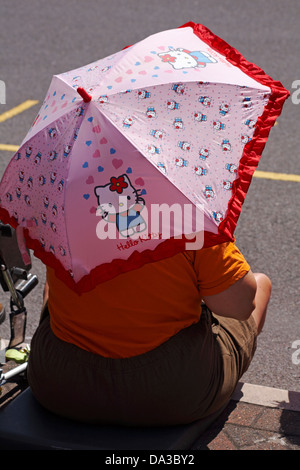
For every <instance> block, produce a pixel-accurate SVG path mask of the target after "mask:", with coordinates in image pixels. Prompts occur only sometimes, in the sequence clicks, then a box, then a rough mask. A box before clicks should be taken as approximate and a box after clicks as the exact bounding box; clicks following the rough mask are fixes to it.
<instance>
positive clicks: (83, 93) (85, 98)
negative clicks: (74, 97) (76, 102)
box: [77, 86, 92, 103]
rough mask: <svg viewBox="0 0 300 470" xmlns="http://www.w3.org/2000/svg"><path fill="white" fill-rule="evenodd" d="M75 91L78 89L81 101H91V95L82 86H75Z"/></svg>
mask: <svg viewBox="0 0 300 470" xmlns="http://www.w3.org/2000/svg"><path fill="white" fill-rule="evenodd" d="M77 91H78V93H79V95H80V96H81V98H82V99H83V101H84V102H85V103H88V102H89V101H91V99H92V97H91V95H89V94H88V93H87V92H86V91H85V89H84V88H82V87H81V86H79V87H78V88H77Z"/></svg>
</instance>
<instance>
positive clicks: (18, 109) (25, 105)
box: [0, 100, 38, 122]
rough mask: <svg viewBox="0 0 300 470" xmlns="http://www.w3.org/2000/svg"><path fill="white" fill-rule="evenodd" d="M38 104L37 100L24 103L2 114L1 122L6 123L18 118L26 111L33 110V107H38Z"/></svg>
mask: <svg viewBox="0 0 300 470" xmlns="http://www.w3.org/2000/svg"><path fill="white" fill-rule="evenodd" d="M37 103H38V101H37V100H27V101H24V103H21V104H19V105H18V106H16V107H15V108H12V109H9V110H8V111H6V112H5V113H3V114H0V122H4V121H6V120H7V119H10V118H12V117H14V116H16V115H17V114H20V113H22V112H23V111H26V109H29V108H31V107H32V106H34V105H36V104H37Z"/></svg>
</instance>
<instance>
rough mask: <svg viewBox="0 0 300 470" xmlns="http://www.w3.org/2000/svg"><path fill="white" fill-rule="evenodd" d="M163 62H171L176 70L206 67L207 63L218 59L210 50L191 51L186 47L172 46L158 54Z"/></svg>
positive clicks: (212, 62)
mask: <svg viewBox="0 0 300 470" xmlns="http://www.w3.org/2000/svg"><path fill="white" fill-rule="evenodd" d="M157 55H158V56H159V57H160V59H161V60H162V62H164V63H168V64H170V65H171V66H172V67H173V68H174V69H175V70H180V69H185V68H196V67H200V68H203V67H206V64H214V63H216V62H217V60H216V59H215V58H214V57H212V56H211V55H210V54H209V53H208V52H204V51H189V50H187V49H184V48H181V47H179V48H177V49H175V48H172V47H169V50H168V51H166V52H161V53H159V54H157Z"/></svg>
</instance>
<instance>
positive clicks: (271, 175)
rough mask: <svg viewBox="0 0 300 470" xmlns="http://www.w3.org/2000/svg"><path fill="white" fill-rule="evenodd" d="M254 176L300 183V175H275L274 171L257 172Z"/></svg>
mask: <svg viewBox="0 0 300 470" xmlns="http://www.w3.org/2000/svg"><path fill="white" fill-rule="evenodd" d="M253 176H254V177H255V178H264V179H269V180H278V181H294V182H297V183H300V175H293V174H289V173H274V172H272V171H260V170H256V171H255V173H254V175H253Z"/></svg>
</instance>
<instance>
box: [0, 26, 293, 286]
mask: <svg viewBox="0 0 300 470" xmlns="http://www.w3.org/2000/svg"><path fill="white" fill-rule="evenodd" d="M288 95H289V92H288V91H287V90H285V89H284V88H283V86H282V85H281V84H280V83H279V82H275V81H273V80H272V79H271V78H270V77H268V76H267V75H265V73H264V72H263V71H262V70H261V69H259V68H258V67H257V66H255V65H254V64H251V63H249V62H247V61H246V60H245V59H244V58H243V57H242V56H241V54H239V53H238V52H237V51H236V50H235V49H233V48H232V47H230V46H229V45H228V44H227V43H225V42H224V41H223V40H222V39H220V38H218V37H217V36H215V35H214V34H213V33H212V32H211V31H209V30H208V29H207V28H205V27H204V26H202V25H198V24H194V23H187V24H186V25H184V26H182V27H181V28H178V29H175V30H170V31H165V32H161V33H158V34H155V35H153V36H150V37H148V38H147V39H145V40H143V41H141V42H139V43H137V44H135V45H133V46H130V47H128V48H125V49H124V50H122V51H120V52H118V53H116V54H113V55H112V56H109V57H107V58H105V59H101V60H99V61H96V62H94V63H92V64H89V65H87V66H84V67H81V68H79V69H76V70H72V71H70V72H67V73H63V74H61V75H57V76H54V77H53V80H52V82H51V85H50V88H49V90H48V93H47V96H46V98H45V101H44V103H43V105H42V107H41V109H40V112H39V114H38V116H37V118H36V119H35V121H34V123H33V125H32V127H31V129H30V130H29V132H28V134H27V135H26V137H25V139H24V141H23V143H22V145H21V146H20V148H19V150H18V152H17V153H16V154H15V156H14V157H13V159H12V160H11V162H10V163H9V165H8V167H7V169H6V171H5V174H4V176H3V178H2V182H1V186H0V197H1V210H0V217H1V219H2V220H3V221H5V222H7V223H10V224H11V225H12V226H14V227H16V228H17V233H18V234H19V235H20V233H21V232H23V233H24V235H25V238H26V242H27V245H28V247H30V248H32V249H33V250H34V252H35V255H36V256H38V257H39V258H41V259H42V260H43V261H44V262H45V263H46V264H48V265H50V266H52V267H54V268H55V270H56V273H57V275H58V276H59V277H60V278H61V279H63V280H64V281H65V282H66V283H67V284H68V285H69V286H70V287H72V288H74V289H76V290H77V292H84V291H87V290H89V289H92V288H93V287H94V286H95V285H96V284H97V283H99V282H102V281H105V280H107V279H111V278H113V277H114V276H116V275H118V274H120V273H121V272H125V271H127V270H130V269H135V268H137V267H140V266H142V265H143V264H144V263H147V262H152V261H155V260H159V259H162V258H163V257H167V256H172V255H173V254H175V253H177V252H179V251H182V250H184V249H189V248H190V247H191V248H192V249H194V248H200V247H201V246H202V245H204V246H210V245H213V244H217V243H222V242H224V241H227V240H232V239H233V233H234V229H235V226H236V223H237V220H238V217H239V214H240V212H241V207H242V203H243V201H244V198H245V195H246V193H247V190H248V187H249V184H250V182H251V177H252V175H253V173H254V171H255V169H256V167H257V165H258V161H259V158H260V155H261V152H262V150H263V148H264V145H265V143H266V140H267V137H268V134H269V131H270V128H271V127H272V125H273V124H274V123H275V120H276V118H277V117H278V116H279V114H280V113H281V109H282V106H283V103H284V101H285V99H286V98H287V97H288ZM195 208H196V210H194V209H195ZM199 214H200V215H199ZM195 233H196V234H197V237H198V238H197V237H196V239H197V243H195V245H193V244H192V243H190V244H189V245H187V240H194V238H192V237H194V236H195ZM199 234H201V236H200V238H199ZM199 240H200V243H199Z"/></svg>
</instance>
